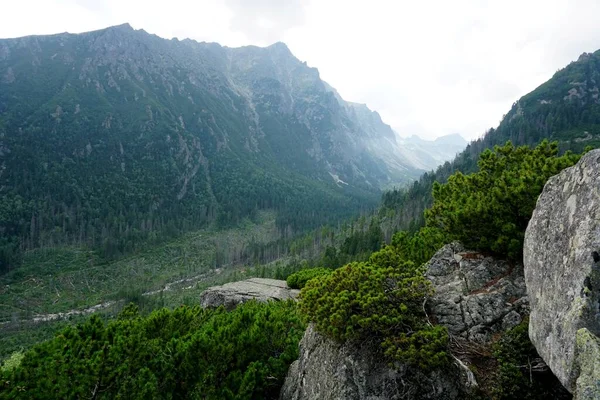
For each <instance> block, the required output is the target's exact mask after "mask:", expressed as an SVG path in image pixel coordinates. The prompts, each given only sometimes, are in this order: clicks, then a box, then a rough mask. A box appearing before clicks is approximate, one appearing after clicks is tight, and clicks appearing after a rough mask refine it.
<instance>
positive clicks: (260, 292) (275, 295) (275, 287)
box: [200, 278, 300, 310]
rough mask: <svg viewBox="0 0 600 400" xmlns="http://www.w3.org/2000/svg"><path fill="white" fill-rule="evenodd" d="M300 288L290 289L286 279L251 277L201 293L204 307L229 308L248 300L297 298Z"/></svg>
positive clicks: (201, 302)
mask: <svg viewBox="0 0 600 400" xmlns="http://www.w3.org/2000/svg"><path fill="white" fill-rule="evenodd" d="M298 293H300V291H299V290H296V289H290V288H289V287H288V285H287V283H286V282H285V281H280V280H276V279H264V278H251V279H247V280H245V281H239V282H231V283H227V284H225V285H222V286H213V287H210V288H208V289H206V290H205V291H204V292H202V294H201V295H200V305H201V306H202V307H219V306H225V308H227V309H228V310H231V309H233V308H235V306H237V305H238V304H241V303H245V302H246V301H248V300H257V301H261V302H267V301H269V300H288V299H295V298H296V297H297V296H298Z"/></svg>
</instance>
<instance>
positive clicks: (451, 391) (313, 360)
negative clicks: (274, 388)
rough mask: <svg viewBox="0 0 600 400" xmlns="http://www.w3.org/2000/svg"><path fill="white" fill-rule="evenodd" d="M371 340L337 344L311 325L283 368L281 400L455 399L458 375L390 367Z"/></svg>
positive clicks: (458, 395)
mask: <svg viewBox="0 0 600 400" xmlns="http://www.w3.org/2000/svg"><path fill="white" fill-rule="evenodd" d="M379 354H380V351H378V348H377V344H376V343H360V344H357V343H346V344H339V343H336V342H334V341H333V340H331V339H329V338H326V337H324V336H322V335H320V334H319V333H317V332H315V330H314V327H313V326H312V325H311V326H309V328H308V329H307V330H306V333H305V335H304V338H303V339H302V341H301V342H300V358H299V359H298V360H297V361H295V362H294V363H293V364H292V365H291V366H290V369H289V371H288V375H287V378H286V380H285V383H284V385H283V388H282V390H281V396H280V399H281V400H314V399H319V400H349V399H351V400H367V399H368V400H384V399H385V400H399V399H413V400H416V399H459V398H462V393H461V389H460V383H459V382H461V379H460V375H459V374H460V373H459V371H458V369H457V368H456V369H454V368H455V367H454V366H453V367H452V368H450V369H449V370H444V371H433V372H428V373H424V372H421V371H420V370H419V369H417V368H408V367H406V366H398V368H397V369H391V368H390V367H389V366H388V365H387V364H386V362H385V361H384V360H383V359H382V358H381V356H380V355H379Z"/></svg>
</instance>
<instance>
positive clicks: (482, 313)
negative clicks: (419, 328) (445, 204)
mask: <svg viewBox="0 0 600 400" xmlns="http://www.w3.org/2000/svg"><path fill="white" fill-rule="evenodd" d="M426 268H427V269H426V273H425V275H426V276H427V278H428V279H429V280H430V281H431V282H432V283H433V287H434V289H435V293H434V295H433V297H432V298H431V299H429V301H428V303H427V304H428V306H429V309H430V311H431V314H432V315H431V317H432V318H434V320H435V322H436V323H438V324H441V325H445V326H446V327H448V331H449V332H450V333H451V334H453V335H457V336H460V337H463V338H465V339H467V340H469V341H473V342H477V343H486V342H488V341H489V340H490V339H491V337H492V335H493V334H494V333H497V332H502V331H505V330H507V329H510V328H512V327H514V326H516V325H518V324H519V323H520V322H521V321H522V318H523V316H524V315H526V314H527V313H528V311H529V310H528V302H527V297H526V289H525V281H524V279H523V269H522V266H521V265H512V264H510V263H508V262H506V261H501V260H496V259H494V258H493V257H486V256H484V255H482V254H480V253H477V252H473V251H467V250H465V248H464V247H463V246H462V245H461V244H460V243H451V244H448V245H446V246H444V247H443V248H441V249H440V250H439V251H438V252H437V253H436V254H435V255H434V256H433V257H432V259H431V260H430V261H429V262H428V263H427V265H426Z"/></svg>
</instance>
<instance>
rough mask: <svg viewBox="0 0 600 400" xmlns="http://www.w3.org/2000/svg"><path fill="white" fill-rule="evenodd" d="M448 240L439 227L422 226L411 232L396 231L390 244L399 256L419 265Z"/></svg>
mask: <svg viewBox="0 0 600 400" xmlns="http://www.w3.org/2000/svg"><path fill="white" fill-rule="evenodd" d="M450 241H451V240H449V238H448V235H447V234H446V233H444V232H443V231H442V230H441V229H438V228H435V227H423V228H421V229H419V230H418V231H417V232H415V233H413V234H410V233H408V232H405V231H400V232H398V233H396V234H395V235H394V236H393V238H392V245H393V246H394V248H396V250H397V251H398V253H399V254H400V257H401V258H403V259H405V260H411V261H413V262H414V263H415V264H416V265H421V264H423V263H426V262H427V261H429V260H430V259H431V257H433V255H434V254H435V252H436V251H438V250H439V249H440V248H442V246H444V245H445V244H446V243H449V242H450Z"/></svg>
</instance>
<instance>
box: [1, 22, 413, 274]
mask: <svg viewBox="0 0 600 400" xmlns="http://www.w3.org/2000/svg"><path fill="white" fill-rule="evenodd" d="M331 89H332V88H331V87H330V86H329V85H328V84H326V83H325V82H324V81H322V80H321V79H320V75H319V72H318V70H317V69H316V68H311V67H309V66H307V64H306V63H305V62H302V61H300V60H298V59H297V58H296V57H294V56H293V54H292V53H291V51H290V50H289V48H288V47H287V46H286V45H285V44H283V43H275V44H273V45H271V46H269V47H266V48H260V47H255V46H245V47H240V48H228V47H223V46H221V45H219V44H216V43H205V42H197V41H194V40H178V39H171V40H167V39H162V38H160V37H158V36H156V35H152V34H149V33H147V32H145V31H143V30H135V29H133V28H132V27H131V25H129V24H122V25H118V26H114V27H108V28H105V29H102V30H97V31H91V32H87V33H82V34H68V33H63V34H56V35H37V36H27V37H22V38H16V39H1V40H0V149H1V151H2V154H3V156H4V157H3V159H2V161H1V163H0V168H1V169H2V171H3V172H2V174H0V195H2V197H1V198H2V200H1V201H0V203H1V204H0V209H3V210H6V211H5V212H4V213H3V214H2V217H1V218H0V231H2V232H3V233H4V234H5V235H4V238H3V240H2V241H1V242H2V243H0V249H3V250H2V252H4V253H6V254H12V253H14V252H18V251H17V249H20V250H19V251H23V250H26V249H29V248H35V247H37V246H54V245H56V244H58V243H78V244H90V245H94V246H98V245H101V246H103V248H105V249H107V250H106V252H107V253H108V254H110V253H115V252H116V253H122V252H127V251H130V250H131V249H132V248H135V246H136V243H138V242H140V241H144V240H146V239H148V238H155V239H158V238H160V237H161V236H162V235H163V234H164V233H165V232H172V233H171V234H175V233H176V232H184V231H187V230H190V229H195V228H197V227H199V226H204V225H205V224H207V223H213V222H217V223H220V224H235V223H237V222H239V221H240V220H242V219H243V218H245V217H248V216H249V217H252V215H253V214H255V213H256V211H257V210H260V209H275V210H276V211H278V213H279V216H278V226H279V227H280V229H282V231H285V232H287V233H288V234H290V233H292V232H294V231H298V230H302V229H304V228H307V227H315V226H318V225H320V224H323V223H327V222H331V221H334V220H337V219H340V218H346V217H349V216H351V215H355V214H356V213H357V212H359V211H360V210H364V209H369V208H371V207H374V206H375V204H376V202H377V198H378V196H379V195H380V190H381V188H383V187H386V186H389V185H391V184H398V183H400V184H402V183H408V182H410V181H412V180H414V179H416V178H417V177H418V176H419V175H420V174H421V172H422V171H421V170H420V169H418V168H414V167H413V166H412V165H411V164H410V163H408V162H407V161H406V160H404V159H402V158H401V157H399V155H398V154H395V153H394V152H393V151H390V146H388V143H391V144H392V145H393V146H397V143H394V141H395V137H394V136H393V132H392V131H391V128H389V126H388V125H386V124H385V123H383V121H381V118H380V116H379V114H376V113H375V114H374V113H373V112H372V111H371V110H369V109H368V108H367V107H366V106H364V108H362V107H359V108H358V112H357V107H355V106H352V105H350V103H347V102H345V101H344V100H343V99H342V98H341V97H339V95H337V96H336V94H334V93H333V92H332V90H331ZM335 93H337V92H335ZM377 141H381V143H379V142H377ZM371 142H373V143H371ZM375 142H377V143H375ZM128 249H129V250H128ZM2 252H0V253H2ZM0 258H4V259H6V258H11V257H10V256H3V257H0ZM0 269H1V268H0Z"/></svg>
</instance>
